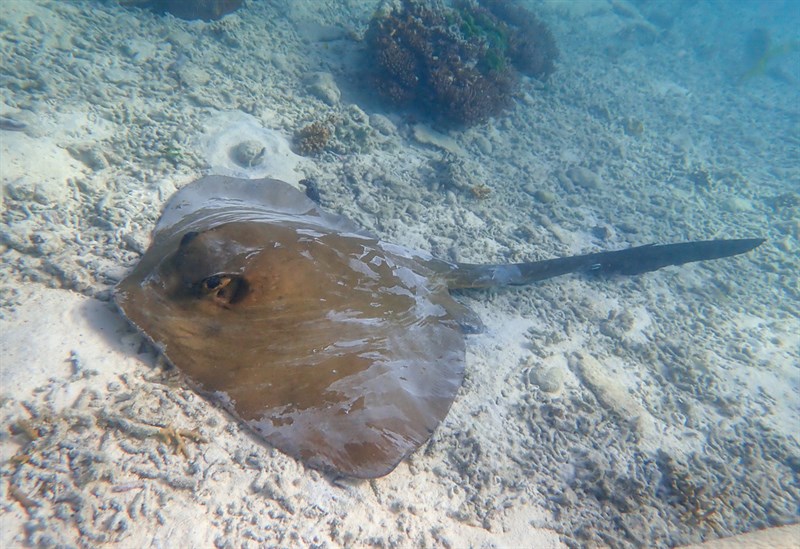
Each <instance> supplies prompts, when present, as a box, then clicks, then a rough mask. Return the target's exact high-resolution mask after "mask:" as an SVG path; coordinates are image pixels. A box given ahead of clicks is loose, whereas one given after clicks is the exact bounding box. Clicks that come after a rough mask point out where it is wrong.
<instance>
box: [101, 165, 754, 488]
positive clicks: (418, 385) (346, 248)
mask: <svg viewBox="0 0 800 549" xmlns="http://www.w3.org/2000/svg"><path fill="white" fill-rule="evenodd" d="M762 242H763V240H762V239H741V240H714V241H701V242H688V243H680V244H668V245H649V246H640V247H636V248H629V249H625V250H621V251H612V252H600V253H592V254H588V255H582V256H575V257H567V258H561V259H552V260H546V261H539V262H534V263H520V264H510V265H473V264H461V263H451V262H447V261H443V260H439V259H436V258H434V257H432V256H430V255H428V254H426V253H423V252H417V251H410V250H407V249H404V248H402V247H400V246H396V245H392V244H388V243H385V242H382V241H380V240H379V239H378V238H376V237H375V236H373V235H371V234H370V233H368V232H366V231H364V230H362V229H360V228H359V227H357V226H356V225H355V224H353V223H352V222H351V221H349V220H348V219H346V218H344V217H342V216H339V215H335V214H333V213H329V212H326V211H324V210H322V209H321V208H320V207H319V206H318V205H317V204H316V203H315V202H313V201H311V200H310V199H308V198H307V197H306V196H305V195H304V194H302V193H301V192H300V191H298V190H296V189H295V188H294V187H292V186H291V185H289V184H287V183H284V182H281V181H277V180H272V179H260V180H244V179H235V178H231V177H223V176H208V177H204V178H202V179H200V180H198V181H195V182H193V183H190V184H188V185H187V186H185V187H183V188H182V189H181V190H179V191H178V192H177V193H176V194H175V195H173V196H172V198H170V200H169V201H168V202H167V204H166V206H165V209H164V211H163V213H162V215H161V218H160V220H159V221H158V224H157V225H156V228H155V231H154V233H153V242H152V244H151V246H150V248H149V249H148V250H147V251H146V253H145V254H144V255H143V257H142V258H141V261H140V262H139V263H138V265H137V266H136V267H135V268H134V270H133V271H132V272H131V274H130V275H129V276H127V277H126V278H125V279H124V280H122V281H121V282H120V283H119V285H118V286H117V289H116V292H115V299H116V302H117V304H118V305H119V307H120V308H121V310H122V311H123V313H124V314H125V316H126V317H127V318H128V319H129V320H130V321H131V322H132V323H133V324H134V325H135V326H136V327H138V328H139V329H140V330H141V331H142V332H143V333H144V334H145V335H146V336H147V337H148V338H149V339H150V340H151V341H152V342H154V344H155V345H156V346H157V347H158V348H159V350H160V351H161V352H162V353H163V355H164V356H165V357H166V359H167V360H168V361H169V362H170V363H172V364H173V365H174V366H175V367H176V368H177V369H178V370H180V372H182V373H183V374H184V376H185V377H186V379H187V381H188V383H189V384H190V385H191V386H192V387H193V388H195V389H196V390H197V391H199V392H201V393H202V394H204V395H206V396H208V397H210V398H211V399H213V400H214V401H216V402H218V403H220V404H221V405H222V407H224V408H225V409H226V410H228V411H229V412H230V413H231V414H232V415H233V416H235V417H236V418H238V419H239V420H240V421H242V422H244V423H245V424H246V425H248V426H249V427H250V428H252V429H253V430H254V431H255V432H257V433H258V434H260V435H261V436H262V437H263V438H264V439H266V441H267V442H268V443H269V444H270V445H272V446H273V447H275V448H277V449H279V450H281V451H282V452H284V453H286V454H288V455H290V456H293V457H294V458H297V459H299V460H301V461H302V462H304V463H306V464H307V465H308V466H310V467H313V468H316V469H321V470H324V471H327V472H330V473H332V474H338V475H342V476H349V477H357V478H375V477H380V476H383V475H386V474H387V473H389V472H391V471H392V470H393V469H394V468H395V467H396V466H397V465H398V463H400V462H401V461H402V460H403V459H404V458H406V457H407V456H408V455H410V454H411V453H412V452H414V451H415V450H416V449H418V448H419V447H420V446H421V445H423V444H424V443H425V442H426V441H427V440H428V439H429V438H430V436H431V434H432V433H433V431H434V429H435V428H436V427H437V425H439V423H441V422H442V420H443V419H444V418H445V416H446V415H447V413H448V410H449V409H450V405H451V404H452V403H453V400H454V398H455V396H456V393H457V392H458V390H459V387H460V386H461V383H462V381H463V379H464V365H465V338H464V334H465V333H470V332H475V331H479V330H480V329H481V327H482V325H481V322H480V319H479V318H478V317H477V315H476V314H475V313H473V312H472V311H471V310H469V309H468V308H467V307H466V306H464V305H463V304H461V303H459V302H458V301H456V300H455V299H454V298H453V297H452V296H451V295H450V290H452V289H456V288H485V287H491V286H507V285H519V284H527V283H529V282H532V281H536V280H542V279H545V278H550V277H553V276H558V275H562V274H565V273H570V272H575V271H589V272H596V273H618V274H639V273H643V272H647V271H652V270H655V269H658V268H660V267H664V266H667V265H680V264H682V263H687V262H691V261H700V260H705V259H716V258H721V257H726V256H731V255H736V254H740V253H744V252H746V251H749V250H751V249H753V248H755V247H756V246H758V245H759V244H761V243H762Z"/></svg>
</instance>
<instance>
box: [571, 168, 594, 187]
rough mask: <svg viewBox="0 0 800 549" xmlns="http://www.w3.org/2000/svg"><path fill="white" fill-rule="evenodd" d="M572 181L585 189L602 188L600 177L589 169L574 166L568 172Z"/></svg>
mask: <svg viewBox="0 0 800 549" xmlns="http://www.w3.org/2000/svg"><path fill="white" fill-rule="evenodd" d="M567 177H568V178H569V180H570V181H572V182H573V183H575V184H576V185H578V186H579V187H583V188H585V189H596V188H598V187H599V186H600V176H599V175H597V174H596V173H594V172H593V171H592V170H590V169H588V168H584V167H582V166H574V167H572V168H570V169H568V170H567Z"/></svg>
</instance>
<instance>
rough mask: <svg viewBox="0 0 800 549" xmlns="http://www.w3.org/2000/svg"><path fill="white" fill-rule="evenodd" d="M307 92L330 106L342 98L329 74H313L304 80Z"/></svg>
mask: <svg viewBox="0 0 800 549" xmlns="http://www.w3.org/2000/svg"><path fill="white" fill-rule="evenodd" d="M306 85H307V86H308V91H309V92H310V93H311V94H312V95H313V96H314V97H316V98H317V99H319V100H321V101H324V102H325V103H327V104H328V105H330V106H332V107H333V106H335V105H337V104H338V103H339V100H340V99H341V98H342V92H341V91H340V90H339V86H337V85H336V81H335V80H334V79H333V75H332V74H331V73H329V72H315V73H313V74H311V75H310V76H309V77H308V78H306Z"/></svg>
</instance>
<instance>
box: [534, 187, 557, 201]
mask: <svg viewBox="0 0 800 549" xmlns="http://www.w3.org/2000/svg"><path fill="white" fill-rule="evenodd" d="M533 197H534V198H535V199H536V200H538V201H539V202H541V203H542V204H552V203H553V202H555V201H556V195H555V193H551V192H550V191H545V190H544V189H536V190H535V191H533Z"/></svg>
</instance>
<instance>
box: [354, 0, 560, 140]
mask: <svg viewBox="0 0 800 549" xmlns="http://www.w3.org/2000/svg"><path fill="white" fill-rule="evenodd" d="M366 41H367V44H368V46H369V48H368V49H369V55H370V61H371V63H370V65H371V69H372V83H373V85H374V86H375V88H376V89H377V91H378V92H379V93H380V95H381V96H383V97H384V98H386V99H387V100H389V101H390V102H392V103H394V104H396V105H400V106H409V107H412V108H414V109H416V110H418V111H419V113H420V114H421V115H423V116H428V117H430V118H434V119H437V120H439V121H442V122H450V123H455V124H464V125H470V124H474V123H476V122H480V121H482V120H485V119H486V118H488V117H489V116H492V115H495V114H497V113H499V112H500V111H502V110H503V109H504V108H506V107H507V106H508V105H509V104H510V101H511V96H512V93H513V92H514V90H515V87H516V84H517V80H518V74H519V73H522V74H526V75H529V76H533V77H537V78H546V77H547V76H549V75H550V74H551V73H552V72H553V70H554V68H555V65H554V61H555V59H556V58H557V56H558V50H557V48H556V45H555V40H554V39H553V36H552V34H551V33H550V31H549V30H548V29H547V27H546V26H545V25H544V24H543V23H542V22H540V21H539V20H538V19H537V18H536V17H535V16H534V15H533V14H532V13H530V12H529V11H527V10H525V9H523V8H521V7H518V6H516V5H512V4H509V3H508V2H506V1H505V0H481V2H480V3H477V2H475V1H471V0H458V1H457V2H456V3H455V4H454V5H453V7H447V6H445V5H444V4H442V3H433V5H429V4H427V3H423V2H421V1H420V0H402V3H401V4H400V5H399V6H396V7H393V8H391V9H389V10H388V11H384V12H382V13H381V12H379V13H378V14H377V15H376V16H375V17H373V19H372V21H371V23H370V27H369V29H368V31H367V35H366Z"/></svg>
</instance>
